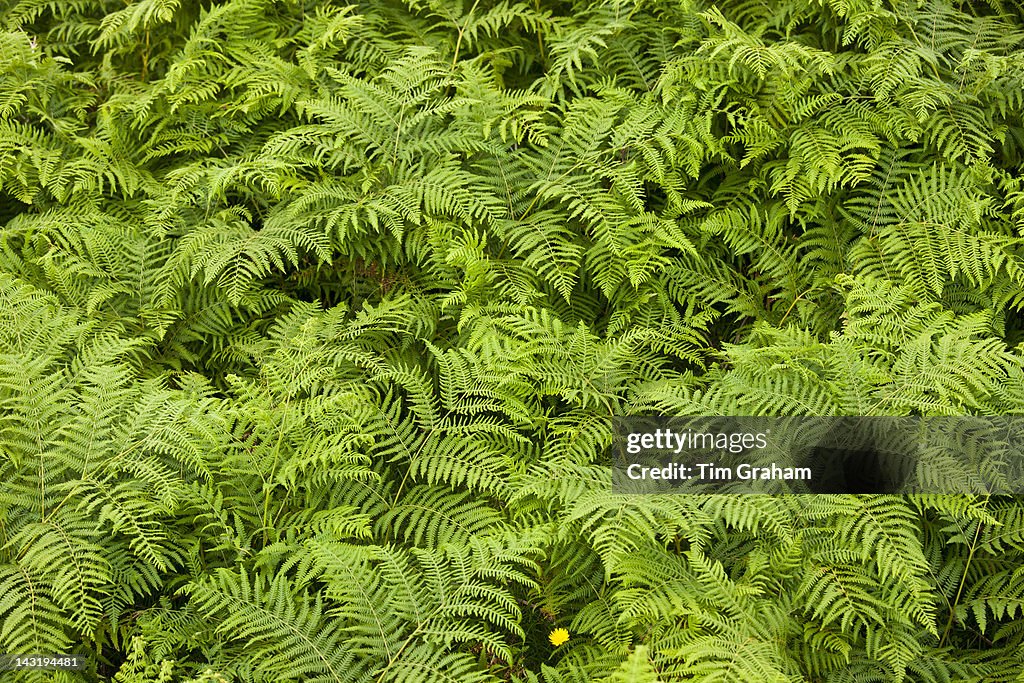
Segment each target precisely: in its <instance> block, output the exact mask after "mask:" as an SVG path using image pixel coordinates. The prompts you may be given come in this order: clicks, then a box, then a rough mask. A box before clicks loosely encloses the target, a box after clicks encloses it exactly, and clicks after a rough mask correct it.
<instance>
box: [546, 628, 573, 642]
mask: <svg viewBox="0 0 1024 683" xmlns="http://www.w3.org/2000/svg"><path fill="white" fill-rule="evenodd" d="M548 640H550V641H551V644H552V645H554V646H555V647H558V646H559V645H561V644H562V643H564V642H565V641H567V640H569V632H568V631H566V630H565V629H564V628H556V629H555V630H554V631H552V632H551V634H550V635H549V636H548Z"/></svg>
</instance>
